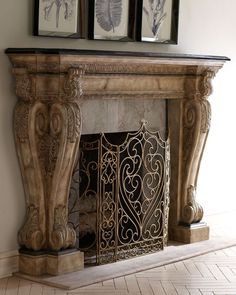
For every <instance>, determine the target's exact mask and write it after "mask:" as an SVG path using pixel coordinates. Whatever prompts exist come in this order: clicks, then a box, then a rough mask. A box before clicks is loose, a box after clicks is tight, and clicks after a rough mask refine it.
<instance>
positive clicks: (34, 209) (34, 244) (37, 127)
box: [14, 70, 47, 250]
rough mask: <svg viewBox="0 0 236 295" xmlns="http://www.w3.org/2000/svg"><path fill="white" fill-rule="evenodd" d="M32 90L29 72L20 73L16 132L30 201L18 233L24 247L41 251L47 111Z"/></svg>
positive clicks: (43, 231)
mask: <svg viewBox="0 0 236 295" xmlns="http://www.w3.org/2000/svg"><path fill="white" fill-rule="evenodd" d="M31 89H32V84H31V79H30V77H29V76H28V75H27V74H26V72H25V71H22V70H20V71H18V72H17V78H16V93H17V95H18V96H19V98H20V100H19V101H18V103H17V105H16V107H15V112H14V133H15V143H16V150H17V154H18V159H19V163H20V169H21V174H22V178H23V183H24V190H25V198H26V218H25V222H24V225H23V226H22V228H21V229H20V231H19V233H18V241H19V244H20V246H22V247H26V248H28V249H32V250H40V249H42V248H44V247H45V246H46V219H45V204H44V194H45V186H44V181H43V175H42V170H41V165H40V161H39V156H38V150H37V139H38V136H42V135H43V134H44V132H45V131H46V126H47V109H46V107H45V105H43V104H42V103H40V102H36V101H34V97H33V96H32V93H31Z"/></svg>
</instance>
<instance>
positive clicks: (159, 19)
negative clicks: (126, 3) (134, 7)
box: [143, 0, 166, 39]
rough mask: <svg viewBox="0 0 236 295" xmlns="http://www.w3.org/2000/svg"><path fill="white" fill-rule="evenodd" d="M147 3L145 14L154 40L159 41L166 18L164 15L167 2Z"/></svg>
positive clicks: (159, 0)
mask: <svg viewBox="0 0 236 295" xmlns="http://www.w3.org/2000/svg"><path fill="white" fill-rule="evenodd" d="M147 2H148V5H147V6H143V12H144V14H145V16H146V18H147V22H148V25H149V27H150V30H151V31H152V34H153V36H154V38H155V39H158V34H159V31H160V28H161V25H162V23H163V21H164V20H165V18H166V13H164V8H165V3H166V0H148V1H147Z"/></svg>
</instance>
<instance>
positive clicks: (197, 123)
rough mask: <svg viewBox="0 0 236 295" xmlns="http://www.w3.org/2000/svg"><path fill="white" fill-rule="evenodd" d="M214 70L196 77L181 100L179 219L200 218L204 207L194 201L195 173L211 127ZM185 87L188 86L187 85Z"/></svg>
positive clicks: (193, 219) (198, 219)
mask: <svg viewBox="0 0 236 295" xmlns="http://www.w3.org/2000/svg"><path fill="white" fill-rule="evenodd" d="M214 75H215V73H213V72H208V71H207V72H206V73H204V74H203V75H202V76H201V77H200V78H199V84H196V89H195V92H194V94H193V93H188V92H187V93H186V96H187V97H189V98H190V99H185V100H184V101H183V102H182V125H183V129H182V130H183V133H182V143H183V145H182V184H181V191H182V197H183V199H182V201H183V206H182V208H183V210H182V217H181V222H183V223H185V224H188V225H190V224H192V223H197V222H199V221H201V219H202V217H203V209H202V206H201V205H200V204H198V203H197V201H196V187H197V177H198V171H199V167H200V162H201V158H202V154H203V151H204V147H205V143H206V140H207V135H208V132H209V128H210V119H211V107H210V104H209V102H208V101H207V98H208V96H209V95H210V94H211V92H212V87H211V79H212V78H213V77H214ZM186 89H190V88H189V87H186Z"/></svg>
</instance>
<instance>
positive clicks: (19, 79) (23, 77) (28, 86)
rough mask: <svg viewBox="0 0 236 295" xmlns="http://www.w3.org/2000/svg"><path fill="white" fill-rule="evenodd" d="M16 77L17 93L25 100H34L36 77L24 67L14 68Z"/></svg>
mask: <svg viewBox="0 0 236 295" xmlns="http://www.w3.org/2000/svg"><path fill="white" fill-rule="evenodd" d="M13 74H14V75H15V79H16V95H17V96H18V97H19V98H21V99H22V100H24V101H32V100H33V99H34V94H33V91H34V88H35V78H34V77H33V75H32V74H29V73H28V72H27V70H26V69H24V68H22V69H21V68H16V69H14V70H13Z"/></svg>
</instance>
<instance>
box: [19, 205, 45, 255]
mask: <svg viewBox="0 0 236 295" xmlns="http://www.w3.org/2000/svg"><path fill="white" fill-rule="evenodd" d="M18 242H19V244H20V245H21V246H25V247H27V248H28V249H32V250H34V251H37V250H40V249H42V248H43V246H44V244H45V239H44V235H43V232H42V230H41V229H40V223H39V208H37V207H35V206H34V205H32V204H31V205H30V206H28V208H27V212H26V221H25V223H24V225H23V227H22V228H21V229H20V231H19V233H18Z"/></svg>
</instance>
